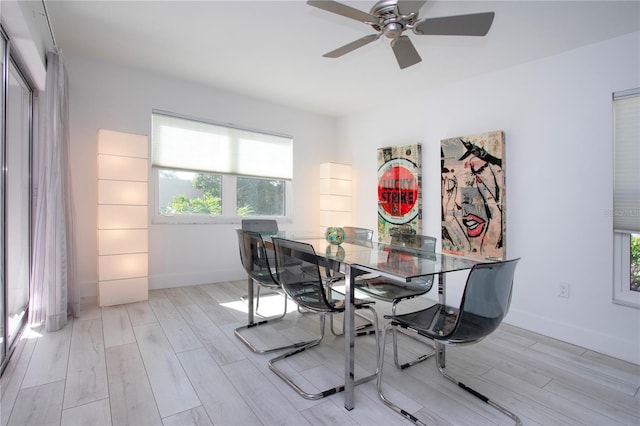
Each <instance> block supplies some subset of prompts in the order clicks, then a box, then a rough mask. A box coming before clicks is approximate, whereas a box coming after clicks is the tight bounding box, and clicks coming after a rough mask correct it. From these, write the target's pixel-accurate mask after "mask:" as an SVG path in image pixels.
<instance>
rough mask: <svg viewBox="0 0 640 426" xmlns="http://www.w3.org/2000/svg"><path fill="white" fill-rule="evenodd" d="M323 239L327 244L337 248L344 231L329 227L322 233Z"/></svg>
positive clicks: (342, 238)
mask: <svg viewBox="0 0 640 426" xmlns="http://www.w3.org/2000/svg"><path fill="white" fill-rule="evenodd" d="M324 238H325V239H326V240H327V242H328V243H329V244H333V245H334V246H339V245H340V244H342V242H343V241H344V229H342V228H340V227H337V226H330V227H329V228H327V230H326V231H325V232H324Z"/></svg>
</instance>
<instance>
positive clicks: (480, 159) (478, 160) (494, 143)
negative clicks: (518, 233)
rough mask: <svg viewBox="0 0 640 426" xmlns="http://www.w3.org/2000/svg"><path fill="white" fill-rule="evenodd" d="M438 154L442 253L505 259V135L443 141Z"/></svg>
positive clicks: (482, 135)
mask: <svg viewBox="0 0 640 426" xmlns="http://www.w3.org/2000/svg"><path fill="white" fill-rule="evenodd" d="M440 155H441V167H442V172H441V173H442V174H441V177H442V179H441V184H442V194H441V196H442V236H441V238H442V251H443V252H446V253H452V254H458V255H462V256H468V257H473V258H478V259H504V258H505V253H506V251H505V242H506V235H505V232H506V215H505V205H506V204H505V201H506V199H505V195H506V191H505V175H504V133H503V132H502V131H493V132H488V133H481V134H476V135H470V136H462V137H457V138H451V139H443V140H442V141H441V142H440Z"/></svg>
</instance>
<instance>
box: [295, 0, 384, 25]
mask: <svg viewBox="0 0 640 426" xmlns="http://www.w3.org/2000/svg"><path fill="white" fill-rule="evenodd" d="M307 4H308V5H309V6H313V7H317V8H318V9H322V10H326V11H327V12H332V13H336V14H338V15H342V16H345V17H347V18H351V19H355V20H356V21H360V22H364V23H365V24H373V23H376V22H377V21H378V20H377V19H376V18H375V17H374V16H373V15H370V14H368V13H367V12H363V11H361V10H358V9H354V8H353V7H351V6H347V5H346V4H342V3H338V2H337V1H329V0H307Z"/></svg>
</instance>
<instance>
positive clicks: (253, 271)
mask: <svg viewBox="0 0 640 426" xmlns="http://www.w3.org/2000/svg"><path fill="white" fill-rule="evenodd" d="M236 232H237V234H238V245H239V247H240V260H241V261H242V266H243V267H244V269H245V271H247V274H248V275H249V279H251V280H252V285H254V284H253V283H257V284H258V285H257V288H258V289H259V288H260V287H266V288H268V289H270V290H273V291H275V292H277V293H280V294H282V296H283V297H284V312H283V313H282V315H280V316H277V317H274V318H269V319H264V320H261V321H258V322H253V323H249V324H247V325H243V326H240V327H238V328H236V329H235V330H234V334H235V335H236V337H237V338H238V339H240V340H241V341H242V342H243V343H244V344H245V345H247V347H248V348H249V349H251V350H252V351H253V352H255V353H259V354H264V353H268V352H273V351H277V350H281V349H289V348H295V347H300V346H304V345H306V344H308V343H309V342H296V343H293V344H290V345H285V346H279V347H275V348H267V349H260V348H258V347H256V346H255V345H253V344H252V343H251V342H250V341H249V340H248V339H247V338H246V337H245V336H243V335H242V331H244V330H247V329H252V328H254V327H258V326H263V325H266V324H269V323H271V324H272V323H274V322H276V321H280V320H282V319H283V318H284V316H285V315H286V314H287V295H286V294H284V292H283V291H282V289H281V287H280V284H279V283H278V281H276V279H275V277H274V275H273V273H274V271H272V268H271V263H270V259H269V257H268V256H267V250H266V248H265V244H264V240H263V239H262V236H261V234H259V233H257V232H251V231H243V230H242V229H236ZM274 261H275V259H274ZM274 267H275V265H274ZM250 303H251V302H250Z"/></svg>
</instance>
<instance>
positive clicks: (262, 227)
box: [242, 219, 278, 235]
mask: <svg viewBox="0 0 640 426" xmlns="http://www.w3.org/2000/svg"><path fill="white" fill-rule="evenodd" d="M242 229H243V230H244V231H253V232H259V233H260V234H263V235H275V234H277V233H278V222H277V221H276V220H275V219H242Z"/></svg>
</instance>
